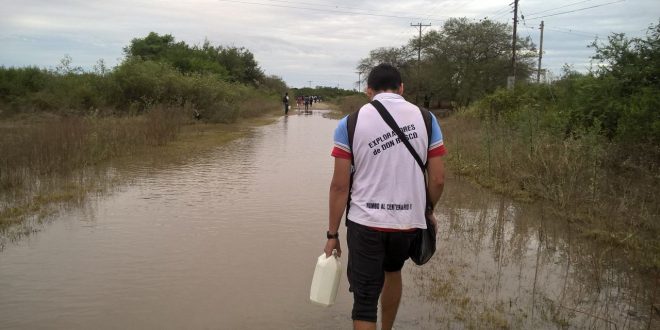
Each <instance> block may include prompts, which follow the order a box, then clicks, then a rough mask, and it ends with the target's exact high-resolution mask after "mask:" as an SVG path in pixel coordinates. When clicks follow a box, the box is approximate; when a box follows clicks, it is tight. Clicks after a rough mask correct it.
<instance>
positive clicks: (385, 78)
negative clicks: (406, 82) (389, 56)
mask: <svg viewBox="0 0 660 330" xmlns="http://www.w3.org/2000/svg"><path fill="white" fill-rule="evenodd" d="M400 86H401V73H400V72H399V70H397V68H395V67H394V66H393V65H391V64H387V63H381V64H378V65H377V66H375V67H374V68H373V69H371V72H369V77H368V78H367V87H369V88H371V89H373V90H375V91H386V90H397V89H399V87H400Z"/></svg>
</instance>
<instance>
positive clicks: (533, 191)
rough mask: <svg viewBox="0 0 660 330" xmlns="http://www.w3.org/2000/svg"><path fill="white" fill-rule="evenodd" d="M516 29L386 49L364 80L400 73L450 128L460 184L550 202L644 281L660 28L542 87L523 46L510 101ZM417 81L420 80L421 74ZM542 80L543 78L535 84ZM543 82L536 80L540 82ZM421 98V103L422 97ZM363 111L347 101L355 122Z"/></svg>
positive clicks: (653, 267) (656, 251) (606, 47)
mask: <svg viewBox="0 0 660 330" xmlns="http://www.w3.org/2000/svg"><path fill="white" fill-rule="evenodd" d="M509 30H510V27H509V26H506V25H504V24H500V23H495V22H491V21H488V20H482V21H479V22H469V21H467V20H465V19H450V20H449V21H447V23H445V25H444V27H443V28H442V29H441V30H440V31H432V32H430V33H428V34H427V35H425V36H424V37H423V38H422V45H423V47H422V60H421V62H420V63H419V65H420V70H419V71H417V67H416V66H417V56H416V55H417V54H416V50H417V46H418V42H419V40H418V39H417V38H415V39H412V40H411V41H410V42H409V44H408V45H404V46H402V47H400V48H380V49H376V50H374V51H372V52H371V53H370V55H369V57H368V58H365V59H363V60H362V61H361V62H360V64H359V65H358V69H360V70H363V71H364V72H368V70H369V69H370V68H371V67H373V66H374V65H376V64H378V63H382V62H389V63H393V64H395V65H397V66H399V67H400V68H402V74H403V76H404V81H405V82H406V94H407V98H408V99H409V100H412V101H413V102H414V101H415V99H416V98H417V103H418V104H419V105H423V102H424V101H423V96H425V95H426V96H427V97H430V99H431V101H430V102H428V103H430V104H428V106H429V107H430V108H431V110H436V111H437V110H438V109H440V108H444V109H450V110H451V113H453V114H454V115H452V116H450V117H448V118H445V119H442V120H441V126H442V128H443V131H444V135H445V143H446V145H447V147H448V150H449V153H448V157H447V160H448V164H449V167H450V169H451V170H452V171H453V172H454V173H455V174H457V175H460V176H464V177H467V178H469V179H471V180H473V181H475V182H477V183H479V184H481V185H483V186H486V187H489V188H491V189H493V190H495V191H498V192H500V193H503V194H506V195H509V196H512V197H514V198H516V199H518V200H521V201H527V202H531V201H547V202H550V203H552V204H553V205H555V207H554V212H555V214H553V216H554V217H556V218H562V219H568V220H569V221H571V222H573V223H575V224H576V225H577V227H578V228H581V230H580V232H581V234H582V235H583V236H584V237H587V238H590V239H593V240H595V241H599V242H602V243H603V244H604V246H607V249H608V250H616V251H617V253H618V254H620V255H622V256H626V258H629V261H630V262H631V263H632V264H633V265H634V266H633V267H635V268H636V269H637V270H638V271H640V272H642V273H648V274H653V273H657V271H658V269H659V268H660V240H659V239H658V237H660V219H659V214H660V203H658V196H659V195H660V168H659V165H658V164H660V112H659V111H658V109H660V80H659V78H658V77H660V24H656V25H654V26H651V27H650V28H649V30H648V32H647V34H646V37H645V38H628V37H626V36H625V35H624V34H619V33H617V34H612V35H611V36H609V37H608V38H607V40H606V41H598V40H596V41H594V42H593V43H592V44H591V45H590V47H591V48H592V49H593V50H594V55H593V58H592V63H593V67H592V69H591V70H590V71H589V72H587V73H579V72H576V71H574V70H572V68H570V67H569V66H566V67H565V68H564V71H563V74H562V76H561V77H560V78H559V79H557V80H554V81H549V82H545V83H538V84H537V83H534V82H533V81H532V74H533V73H534V69H533V65H534V62H533V61H534V57H536V56H537V52H536V49H535V46H534V44H533V43H531V42H530V41H529V40H526V39H524V40H523V39H521V40H519V41H518V49H519V50H520V53H521V59H520V60H519V62H518V66H517V77H518V80H517V84H516V86H515V88H513V89H509V90H507V89H506V88H505V87H506V77H507V76H508V75H509V74H510V71H509V70H510V69H509V68H510V59H511V51H510V44H509V42H510V41H508V40H507V38H508V36H510V35H511V34H510V31H509ZM418 72H419V74H418ZM533 76H534V78H536V74H533ZM535 80H536V79H534V81H535ZM418 95H421V96H419V97H417V96H418ZM365 101H366V100H362V99H358V98H357V97H348V98H344V99H342V101H341V102H340V104H344V106H340V109H341V110H342V111H344V112H351V111H354V110H356V109H357V108H359V106H360V103H362V104H364V103H363V102H365Z"/></svg>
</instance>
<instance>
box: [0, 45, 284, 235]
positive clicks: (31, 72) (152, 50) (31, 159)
mask: <svg viewBox="0 0 660 330" xmlns="http://www.w3.org/2000/svg"><path fill="white" fill-rule="evenodd" d="M124 52H125V58H124V59H123V61H122V62H121V63H120V64H119V65H117V66H116V67H114V68H112V69H110V68H107V67H106V65H105V64H104V62H103V61H101V60H100V61H99V62H98V63H97V64H96V66H95V67H94V70H93V71H84V70H82V69H81V68H80V67H75V66H73V61H72V59H71V58H70V57H68V56H66V57H64V58H63V59H62V60H61V61H60V63H59V65H58V66H57V67H56V68H55V69H51V70H49V69H42V68H37V67H23V68H14V67H10V68H6V67H0V136H1V137H2V138H0V154H1V155H3V156H2V157H1V158H0V230H2V229H3V228H6V227H7V226H9V225H10V224H16V223H20V222H21V221H22V219H23V218H24V217H25V216H26V215H29V214H32V213H35V212H36V211H39V208H40V207H39V205H41V204H48V202H49V201H56V202H58V201H62V200H63V199H76V198H78V197H76V196H78V195H79V194H74V193H70V191H75V189H68V190H69V192H67V193H63V191H62V189H56V190H54V191H49V192H47V193H46V192H44V191H43V190H41V188H43V187H44V185H43V184H39V183H40V182H45V181H47V179H50V178H52V177H55V176H59V177H65V176H67V175H69V174H71V173H73V172H74V171H76V170H79V169H81V168H84V167H86V166H89V165H95V164H99V163H102V162H105V161H108V160H110V159H113V158H116V157H121V156H131V155H135V154H139V153H142V152H144V150H145V149H144V148H145V147H147V148H148V147H153V146H163V145H165V144H168V143H170V142H172V141H173V140H175V139H176V138H177V136H178V134H179V132H180V131H181V130H182V128H183V127H185V126H186V125H188V124H192V123H196V124H199V123H200V122H206V123H223V124H227V123H234V122H236V121H237V120H240V119H241V118H250V117H255V116H260V115H264V114H268V113H273V112H274V111H277V110H280V106H281V103H280V102H281V95H282V94H283V93H284V92H285V91H286V90H287V86H286V84H285V83H284V82H283V81H282V80H281V79H280V78H278V77H275V76H267V75H265V74H264V73H263V71H262V70H261V68H260V67H259V66H258V64H257V62H256V60H255V59H254V56H253V55H252V53H251V52H250V51H248V50H247V49H244V48H237V47H223V46H213V45H211V44H210V43H209V42H205V43H204V44H203V45H201V46H189V45H187V44H186V43H184V42H177V41H175V39H174V37H173V36H171V35H158V34H156V33H153V32H152V33H150V34H149V35H148V36H146V37H145V38H136V39H133V40H132V41H131V43H130V45H128V46H127V47H125V48H124ZM66 196H69V197H66ZM65 197H66V198H65Z"/></svg>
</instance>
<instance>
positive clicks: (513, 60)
mask: <svg viewBox="0 0 660 330" xmlns="http://www.w3.org/2000/svg"><path fill="white" fill-rule="evenodd" d="M517 31H518V0H514V1H513V41H512V42H511V49H512V53H513V55H512V56H511V71H512V72H511V75H512V76H513V84H514V85H515V84H516V41H517V39H518V35H517Z"/></svg>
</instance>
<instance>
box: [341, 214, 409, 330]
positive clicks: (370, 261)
mask: <svg viewBox="0 0 660 330" xmlns="http://www.w3.org/2000/svg"><path fill="white" fill-rule="evenodd" d="M346 226H347V227H348V229H347V233H346V240H347V243H348V267H347V268H348V283H349V285H350V288H349V291H351V292H353V314H352V317H353V320H361V321H369V322H376V317H377V313H378V298H379V297H380V292H381V290H382V289H383V283H384V281H385V272H397V271H400V270H401V268H403V264H404V262H405V261H406V260H407V259H408V257H409V253H408V251H409V250H410V244H411V242H412V241H413V240H414V238H415V236H416V235H417V231H413V232H383V231H377V230H375V229H371V228H369V227H366V226H363V225H360V224H357V223H355V222H352V221H350V220H346Z"/></svg>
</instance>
